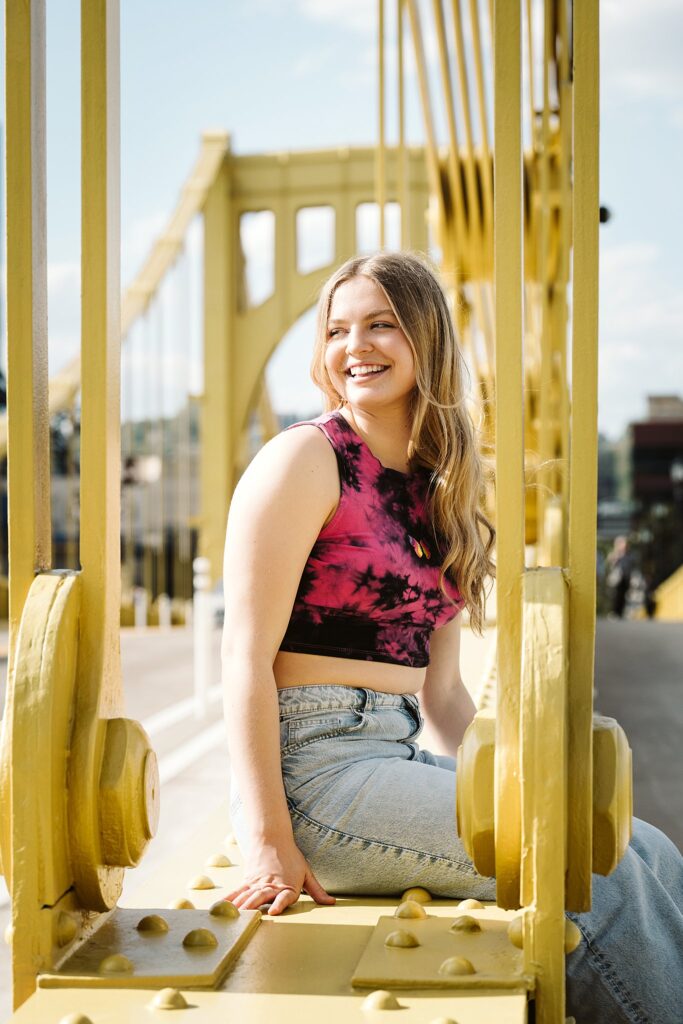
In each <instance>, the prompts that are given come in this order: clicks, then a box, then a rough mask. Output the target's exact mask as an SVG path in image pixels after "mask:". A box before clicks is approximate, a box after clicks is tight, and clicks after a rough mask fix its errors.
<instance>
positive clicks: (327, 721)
mask: <svg viewBox="0 0 683 1024" xmlns="http://www.w3.org/2000/svg"><path fill="white" fill-rule="evenodd" d="M362 726H363V715H362V712H360V711H354V710H353V709H352V708H348V709H339V710H335V711H303V712H300V713H299V714H295V715H288V716H287V717H286V718H284V719H283V720H282V721H281V722H280V741H281V746H282V749H283V750H287V751H291V750H293V749H295V748H299V747H303V746H307V745H308V744H309V743H316V742H318V741H319V740H326V739H332V738H333V737H335V736H345V735H348V734H350V733H354V732H356V731H357V730H358V729H360V728H362Z"/></svg>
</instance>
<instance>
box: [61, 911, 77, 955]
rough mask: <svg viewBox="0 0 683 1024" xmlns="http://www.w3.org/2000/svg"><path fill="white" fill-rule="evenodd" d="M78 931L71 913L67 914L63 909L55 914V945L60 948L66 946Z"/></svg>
mask: <svg viewBox="0 0 683 1024" xmlns="http://www.w3.org/2000/svg"><path fill="white" fill-rule="evenodd" d="M77 933H78V922H77V921H76V919H75V918H74V917H72V916H71V914H67V912H66V911H65V910H62V911H60V913H59V914H58V915H57V925H56V936H55V938H56V941H57V945H58V946H59V947H60V949H61V948H63V947H64V946H68V945H69V943H70V942H72V941H73V940H74V939H75V938H76V935H77Z"/></svg>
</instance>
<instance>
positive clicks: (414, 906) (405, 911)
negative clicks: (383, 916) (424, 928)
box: [394, 900, 427, 921]
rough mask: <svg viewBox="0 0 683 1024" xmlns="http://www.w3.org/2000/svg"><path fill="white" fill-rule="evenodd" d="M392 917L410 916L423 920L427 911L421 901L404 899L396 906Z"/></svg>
mask: <svg viewBox="0 0 683 1024" xmlns="http://www.w3.org/2000/svg"><path fill="white" fill-rule="evenodd" d="M394 917H412V918H414V919H415V920H418V921H424V919H425V918H426V917H427V911H426V910H425V909H424V907H423V906H422V904H421V903H417V902H416V901H415V900H406V901H405V903H401V904H399V906H398V907H397V908H396V910H395V911H394Z"/></svg>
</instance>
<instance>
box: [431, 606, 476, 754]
mask: <svg viewBox="0 0 683 1024" xmlns="http://www.w3.org/2000/svg"><path fill="white" fill-rule="evenodd" d="M420 707H421V710H422V714H423V716H424V720H425V730H424V733H423V734H422V736H421V737H420V742H421V743H422V744H423V745H424V746H425V747H427V748H428V749H429V750H431V751H432V753H434V754H449V755H450V756H451V757H455V756H456V754H457V751H458V747H459V746H460V743H461V741H462V737H463V733H464V732H465V729H466V728H467V726H468V725H469V724H470V722H471V721H472V718H473V717H474V712H475V710H476V709H475V706H474V703H473V701H472V698H471V697H470V695H469V693H468V692H467V689H466V688H465V684H464V683H463V681H462V678H461V676H460V616H459V615H456V617H455V618H454V619H451V621H450V622H449V623H448V624H447V625H445V626H441V628H440V629H435V630H434V632H433V633H432V637H431V641H430V646H429V665H428V666H427V674H426V676H425V681H424V686H423V687H422V690H421V691H420Z"/></svg>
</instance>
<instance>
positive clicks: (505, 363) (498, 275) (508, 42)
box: [494, 0, 524, 907]
mask: <svg viewBox="0 0 683 1024" xmlns="http://www.w3.org/2000/svg"><path fill="white" fill-rule="evenodd" d="M494 33H495V42H494V53H495V67H494V71H495V74H494V119H495V132H494V136H495V146H496V158H495V163H494V173H495V179H494V201H495V213H494V227H495V245H494V259H495V263H494V280H495V292H496V299H495V301H496V321H495V325H496V477H497V483H496V525H497V531H498V536H497V549H496V564H497V569H496V572H497V595H498V598H497V599H498V609H497V619H498V704H497V719H496V770H495V801H496V878H497V899H498V903H499V905H500V906H503V907H516V906H519V897H520V893H519V874H518V871H519V858H520V797H519V714H520V707H519V687H520V676H519V672H520V661H521V625H522V622H521V616H522V574H523V572H524V492H523V480H524V463H523V458H524V434H523V419H522V281H523V274H522V147H521V66H520V8H519V0H508V2H506V3H497V4H496V5H495V22H494Z"/></svg>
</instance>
